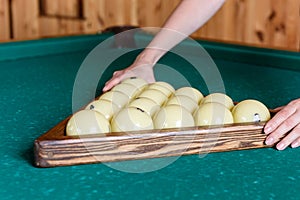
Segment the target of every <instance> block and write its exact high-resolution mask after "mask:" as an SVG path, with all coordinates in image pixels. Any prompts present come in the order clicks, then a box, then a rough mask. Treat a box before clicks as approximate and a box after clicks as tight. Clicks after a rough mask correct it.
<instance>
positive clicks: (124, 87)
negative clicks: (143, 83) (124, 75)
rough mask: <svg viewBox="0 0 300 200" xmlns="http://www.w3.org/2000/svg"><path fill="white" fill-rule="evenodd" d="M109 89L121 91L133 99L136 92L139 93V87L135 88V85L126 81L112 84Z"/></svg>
mask: <svg viewBox="0 0 300 200" xmlns="http://www.w3.org/2000/svg"><path fill="white" fill-rule="evenodd" d="M111 91H119V92H122V93H124V94H126V95H127V96H128V97H129V99H133V98H134V97H135V96H136V95H137V94H139V93H140V92H141V90H140V89H139V88H137V87H136V86H134V85H132V84H128V83H120V84H118V85H116V86H114V87H113V88H112V89H111Z"/></svg>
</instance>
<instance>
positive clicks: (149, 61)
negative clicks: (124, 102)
mask: <svg viewBox="0 0 300 200" xmlns="http://www.w3.org/2000/svg"><path fill="white" fill-rule="evenodd" d="M224 2H225V0H183V1H182V2H181V3H180V4H179V5H178V7H177V8H176V9H175V11H174V12H173V13H172V14H171V16H170V17H169V19H168V20H167V21H166V22H165V24H164V26H163V29H162V31H160V32H159V33H158V34H157V35H156V36H155V37H154V39H153V40H152V41H151V43H150V44H149V45H148V47H147V48H146V49H145V50H144V51H143V52H141V54H140V55H139V56H138V57H137V58H136V60H135V62H134V63H133V64H132V65H131V66H129V67H128V68H125V69H123V70H120V71H116V72H115V73H114V74H113V77H112V78H111V79H110V80H109V81H108V82H107V83H106V84H105V87H104V88H103V91H104V92H106V91H108V90H110V89H111V88H112V87H113V86H114V85H116V84H118V83H119V82H121V81H122V80H123V79H125V78H127V77H131V76H137V77H141V78H143V79H145V80H146V81H148V82H150V83H151V82H154V81H155V78H154V75H153V67H154V65H155V64H156V63H157V61H158V60H159V59H160V58H161V57H162V56H163V55H164V54H165V53H166V52H167V51H169V50H170V49H171V48H172V47H174V46H175V45H177V44H178V43H179V42H181V41H182V40H183V39H184V38H186V37H187V36H189V35H190V34H192V33H193V32H195V31H196V30H197V29H199V28H200V27H201V26H202V25H203V24H205V23H206V22H207V21H208V20H209V19H210V18H211V17H212V16H213V15H214V14H215V13H216V12H217V11H218V10H219V9H220V7H221V6H222V5H223V3H224ZM171 30H172V31H171Z"/></svg>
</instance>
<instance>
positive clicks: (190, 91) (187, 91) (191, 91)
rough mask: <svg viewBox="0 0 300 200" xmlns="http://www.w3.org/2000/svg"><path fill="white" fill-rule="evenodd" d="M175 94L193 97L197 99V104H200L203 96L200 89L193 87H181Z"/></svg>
mask: <svg viewBox="0 0 300 200" xmlns="http://www.w3.org/2000/svg"><path fill="white" fill-rule="evenodd" d="M175 95H176V96H178V95H183V96H188V97H190V98H191V99H193V100H194V101H195V103H197V104H199V102H200V100H201V99H202V98H203V94H202V93H201V92H200V91H199V90H197V89H195V88H193V87H182V88H179V89H177V90H176V91H175Z"/></svg>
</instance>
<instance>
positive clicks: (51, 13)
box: [40, 0, 84, 37]
mask: <svg viewBox="0 0 300 200" xmlns="http://www.w3.org/2000/svg"><path fill="white" fill-rule="evenodd" d="M43 3H44V4H43V5H44V8H43V9H44V12H45V13H43V16H41V17H40V29H41V30H40V32H41V36H42V37H49V36H56V35H72V34H82V33H83V32H84V19H83V17H84V16H81V15H82V13H81V10H80V9H81V8H80V7H79V6H80V5H79V1H78V0H65V1H60V0H44V1H43Z"/></svg>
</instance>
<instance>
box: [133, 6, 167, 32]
mask: <svg viewBox="0 0 300 200" xmlns="http://www.w3.org/2000/svg"><path fill="white" fill-rule="evenodd" d="M167 1H169V0H167ZM138 2H139V3H138V22H139V24H140V26H148V27H161V26H162V25H163V23H164V22H165V19H163V18H162V17H161V15H162V11H161V8H162V1H161V0H152V1H149V0H139V1H138Z"/></svg>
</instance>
